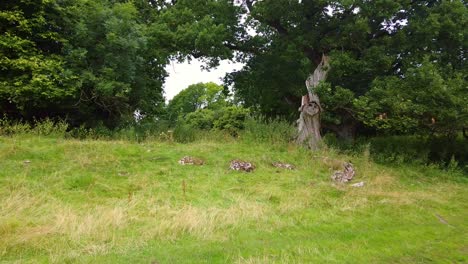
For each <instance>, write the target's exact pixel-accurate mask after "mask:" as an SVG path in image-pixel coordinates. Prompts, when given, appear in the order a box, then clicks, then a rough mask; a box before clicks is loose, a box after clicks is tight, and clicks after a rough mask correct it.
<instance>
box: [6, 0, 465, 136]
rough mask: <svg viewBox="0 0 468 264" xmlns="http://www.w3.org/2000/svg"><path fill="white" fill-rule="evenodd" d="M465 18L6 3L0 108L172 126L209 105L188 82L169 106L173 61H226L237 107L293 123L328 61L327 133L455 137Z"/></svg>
mask: <svg viewBox="0 0 468 264" xmlns="http://www.w3.org/2000/svg"><path fill="white" fill-rule="evenodd" d="M467 14H468V12H467V6H466V4H465V3H464V1H461V0H454V1H448V0H424V1H410V0H379V1H367V0H319V1H316V0H314V1H312V0H297V1H291V0H263V1H256V0H178V1H175V0H174V1H167V0H150V1H146V0H132V1H112V0H97V1H91V0H60V1H59V0H39V1H27V0H19V1H12V0H6V1H2V2H1V3H0V22H1V23H0V31H1V33H2V34H1V36H0V55H1V56H2V57H1V60H0V110H1V111H2V112H3V113H5V114H7V115H8V116H11V117H13V118H18V119H25V120H31V119H33V118H41V117H63V118H68V120H69V121H70V122H71V123H72V124H75V125H80V124H83V123H86V124H88V125H91V126H92V125H95V124H99V123H104V124H105V125H107V126H110V127H112V126H116V125H118V124H119V123H121V122H124V121H125V120H132V119H133V115H134V112H135V111H139V112H140V113H142V114H143V115H144V116H145V117H147V118H150V119H151V118H153V117H157V119H160V118H162V117H163V113H164V109H166V110H169V115H168V116H169V118H170V119H174V118H176V117H177V116H179V115H180V114H181V113H188V112H193V111H195V110H196V109H199V108H200V107H201V106H204V104H209V103H208V102H207V101H203V100H210V99H207V98H204V99H201V97H202V96H200V95H199V94H200V93H203V92H202V90H203V89H207V88H202V86H203V85H201V84H197V85H194V87H195V88H191V89H187V91H186V92H185V93H184V94H181V95H180V96H179V97H178V98H174V100H172V102H171V103H170V104H169V105H168V106H167V108H165V107H164V96H163V91H162V87H163V83H164V80H165V77H166V76H167V73H166V72H165V70H164V67H165V65H166V64H167V63H168V62H169V60H171V59H185V58H188V59H189V60H190V59H192V58H198V59H201V60H203V61H205V62H206V67H208V68H209V67H214V66H216V65H217V64H218V63H219V61H220V60H223V59H234V60H237V61H240V62H244V63H245V67H244V68H243V69H242V70H239V71H236V72H232V73H230V74H229V75H227V76H226V78H225V81H226V85H228V86H230V87H232V91H233V93H234V100H235V102H236V103H238V104H242V105H244V106H246V107H249V108H250V109H251V110H253V111H254V112H256V113H260V114H263V115H266V116H270V117H276V116H282V117H286V118H289V119H291V120H292V119H293V118H294V117H295V116H296V114H297V108H298V107H299V105H300V104H301V95H303V94H304V93H305V92H306V91H305V86H304V81H305V79H306V78H307V76H308V75H309V74H310V73H311V72H312V71H313V69H314V68H315V67H316V66H317V64H318V63H319V62H320V60H321V58H322V55H323V54H326V55H328V56H330V58H331V60H330V71H329V74H328V79H327V81H326V82H325V83H322V84H321V85H320V86H319V87H317V88H316V91H315V92H317V93H318V94H319V96H320V98H321V103H322V107H323V108H324V112H323V115H322V120H323V122H324V128H325V129H328V130H331V131H335V132H336V133H338V134H339V135H342V136H349V135H353V134H354V133H355V132H356V131H357V129H362V128H365V130H366V131H367V132H369V131H373V132H377V131H381V132H385V133H414V132H418V133H419V132H424V133H426V132H441V133H446V134H447V133H448V134H454V133H456V131H458V130H460V129H461V128H463V127H466V126H468V125H467V122H468V121H467V119H468V117H467V116H468V110H467V106H466V103H465V102H466V100H467V87H466V80H467V69H468V67H467V65H466V50H467V48H468V47H467V46H468V42H467V39H466V36H467V32H466V31H467V29H468V22H467ZM197 87H198V88H197ZM204 93H207V90H204ZM197 94H198V95H197ZM204 96H206V95H204ZM189 97H192V99H189ZM190 100H192V101H190ZM197 100H201V101H197ZM178 101H183V102H184V103H180V102H178Z"/></svg>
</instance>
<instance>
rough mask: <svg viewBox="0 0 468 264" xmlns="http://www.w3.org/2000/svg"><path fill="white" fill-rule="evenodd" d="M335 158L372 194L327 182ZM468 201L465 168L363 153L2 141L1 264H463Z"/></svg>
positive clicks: (251, 145)
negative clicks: (189, 161) (248, 168)
mask: <svg viewBox="0 0 468 264" xmlns="http://www.w3.org/2000/svg"><path fill="white" fill-rule="evenodd" d="M187 155H190V156H194V157H199V158H201V159H203V160H205V162H206V163H205V165H203V166H182V165H180V164H178V162H177V161H178V160H179V159H180V158H182V157H183V156H187ZM232 159H243V160H248V161H252V162H253V163H254V164H255V165H256V170H255V171H254V172H251V173H244V172H237V171H231V170H229V162H230V160H232ZM327 159H337V160H346V161H351V162H352V163H353V164H354V166H355V169H356V176H355V179H354V180H353V182H352V183H354V182H359V181H363V182H365V185H364V187H360V188H357V187H351V186H350V185H349V184H337V183H334V182H332V181H331V179H330V175H331V173H332V170H333V169H334V168H331V167H330V164H328V163H327V162H326V160H327ZM276 161H282V162H288V163H292V164H294V165H295V166H296V169H295V170H282V169H278V168H275V167H273V166H271V163H272V162H276ZM467 193H468V179H467V177H466V175H464V173H463V172H462V171H460V170H442V169H440V168H438V167H436V166H414V165H405V164H398V165H388V164H387V165H385V164H377V163H374V162H373V161H372V159H371V158H370V157H369V153H368V152H365V151H364V152H362V153H356V154H352V155H351V154H350V155H344V154H340V153H339V152H338V151H336V150H334V149H333V148H324V149H323V150H321V151H318V152H310V151H308V150H306V149H303V148H301V147H297V146H295V145H293V144H288V143H278V144H274V143H271V142H265V141H258V142H254V141H249V140H243V139H242V138H240V139H239V138H238V139H235V138H232V137H229V136H225V137H222V138H219V137H213V138H211V139H210V138H209V137H208V138H205V139H201V140H196V141H194V142H191V143H184V144H182V143H177V142H173V141H168V140H165V141H161V140H153V139H148V140H143V141H141V142H137V141H132V140H103V139H82V140H78V139H70V138H64V137H60V136H53V135H52V136H40V135H31V134H19V135H10V136H0V263H428V262H434V263H466V262H468V236H467V234H468V195H467Z"/></svg>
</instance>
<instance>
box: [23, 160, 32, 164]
mask: <svg viewBox="0 0 468 264" xmlns="http://www.w3.org/2000/svg"><path fill="white" fill-rule="evenodd" d="M23 163H24V164H29V163H31V161H30V160H25V161H23Z"/></svg>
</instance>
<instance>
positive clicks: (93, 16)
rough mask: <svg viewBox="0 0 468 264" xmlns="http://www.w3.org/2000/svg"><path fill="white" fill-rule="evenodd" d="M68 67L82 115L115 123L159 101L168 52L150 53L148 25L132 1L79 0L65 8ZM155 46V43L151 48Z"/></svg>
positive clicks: (148, 111) (154, 109)
mask: <svg viewBox="0 0 468 264" xmlns="http://www.w3.org/2000/svg"><path fill="white" fill-rule="evenodd" d="M69 10H70V16H69V18H68V19H69V21H68V22H69V24H68V28H69V29H70V31H71V32H70V35H69V41H68V42H67V45H66V46H65V48H64V50H65V55H66V59H67V67H69V68H70V69H72V70H73V71H74V72H75V73H76V75H78V76H80V78H79V82H78V83H79V88H80V94H79V95H78V102H77V105H78V107H79V108H80V110H81V115H82V116H81V118H82V119H83V121H85V120H93V119H97V120H103V121H104V122H105V123H106V124H107V125H109V126H114V125H116V124H117V123H118V122H119V121H120V120H121V119H122V118H129V119H131V118H133V112H134V111H135V110H139V111H140V112H141V113H142V114H144V115H148V114H154V113H158V111H161V109H162V106H163V97H162V83H163V80H164V77H165V71H164V69H163V67H164V66H165V64H166V63H167V55H166V56H164V53H163V54H157V53H155V52H150V56H148V55H146V53H147V52H148V51H149V50H150V49H151V48H150V46H149V44H148V37H147V35H148V34H147V26H146V25H145V24H142V23H140V22H139V20H138V17H139V13H138V9H137V8H136V7H135V5H134V4H133V3H132V2H124V3H111V2H109V1H105V0H100V1H88V0H80V1H77V2H76V3H75V5H73V6H72V7H70V8H69ZM152 48H155V49H157V47H152Z"/></svg>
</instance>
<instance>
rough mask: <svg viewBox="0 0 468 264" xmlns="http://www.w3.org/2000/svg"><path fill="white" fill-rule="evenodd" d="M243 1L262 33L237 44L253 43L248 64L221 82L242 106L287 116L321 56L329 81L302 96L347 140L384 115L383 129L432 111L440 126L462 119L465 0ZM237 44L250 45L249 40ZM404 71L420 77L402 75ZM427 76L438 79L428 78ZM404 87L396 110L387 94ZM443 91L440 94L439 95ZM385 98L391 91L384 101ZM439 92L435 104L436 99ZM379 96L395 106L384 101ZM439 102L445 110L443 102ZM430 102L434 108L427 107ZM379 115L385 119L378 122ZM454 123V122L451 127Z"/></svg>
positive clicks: (418, 121) (415, 123)
mask: <svg viewBox="0 0 468 264" xmlns="http://www.w3.org/2000/svg"><path fill="white" fill-rule="evenodd" d="M242 2H243V6H244V7H245V12H246V15H247V24H248V25H249V26H251V27H253V28H255V30H256V31H257V33H258V34H257V35H256V36H254V37H250V39H247V40H244V42H242V43H244V44H246V45H249V44H252V43H255V44H256V45H257V46H256V49H257V50H258V51H257V52H255V51H251V50H252V49H250V56H247V57H246V58H247V67H246V68H244V69H243V70H242V71H239V72H235V73H233V74H231V75H230V76H228V78H227V80H228V82H230V83H232V84H233V85H234V90H235V91H236V94H237V96H238V97H239V99H240V101H242V102H245V103H246V105H247V106H253V107H254V109H258V110H260V111H261V112H263V113H265V114H267V115H273V116H274V115H276V114H278V113H279V114H283V115H290V113H291V112H294V111H295V110H296V109H297V107H293V105H294V102H296V104H297V102H300V100H298V95H299V94H300V89H301V88H300V87H301V83H303V80H304V79H305V77H304V76H305V75H307V74H308V73H310V72H312V71H313V69H314V68H316V67H317V65H319V66H320V63H321V62H323V60H322V58H323V55H324V54H325V55H326V56H328V57H329V61H328V62H329V65H326V66H325V67H322V70H325V71H328V70H329V72H328V73H329V74H328V78H327V79H326V81H327V82H328V84H321V85H318V86H314V85H309V87H308V88H311V87H313V89H312V92H311V91H309V98H308V99H309V101H310V98H313V99H314V100H315V101H316V102H317V103H319V104H320V105H321V107H319V108H317V109H318V111H317V112H315V113H320V115H321V117H322V120H323V121H324V126H325V128H327V129H330V130H333V131H335V132H336V133H338V135H340V136H342V137H348V138H350V137H353V136H354V134H355V132H356V128H357V126H358V124H359V122H363V123H364V124H365V125H366V126H371V127H373V128H378V129H379V130H382V129H383V127H382V126H381V125H378V124H381V123H382V122H390V121H389V119H390V116H394V117H396V116H399V118H395V119H392V120H393V121H394V123H393V125H392V126H388V125H387V129H386V130H387V131H393V132H397V133H401V132H403V131H406V132H415V131H425V128H429V127H431V126H429V125H428V124H427V120H428V118H427V116H429V115H434V116H435V114H436V113H435V112H437V117H435V119H436V120H438V121H436V124H437V126H438V129H436V130H437V131H449V130H453V129H458V128H460V127H463V126H466V107H463V105H462V104H460V103H459V101H457V100H455V99H456V98H462V99H461V101H462V100H463V98H466V91H464V88H463V87H461V86H460V85H459V83H460V82H462V80H466V69H467V67H466V56H465V51H466V49H467V47H466V45H467V42H466V37H465V36H466V30H467V28H468V27H467V22H466V17H467V9H466V6H465V5H464V3H463V1H307V0H304V1H287V0H284V1H281V0H280V1H268V0H265V1H249V0H246V1H242ZM254 40H255V41H254ZM251 47H252V46H251ZM242 49H243V50H244V51H245V50H247V48H246V47H245V46H244V47H242V48H241V49H239V50H242ZM425 58H428V59H425ZM425 60H428V61H429V62H430V64H432V65H433V66H430V65H428V61H425ZM294 64H295V66H293V65H294ZM421 65H427V67H429V68H431V70H430V71H429V72H432V73H429V72H427V74H426V75H424V74H422V71H425V70H424V69H419V68H420V67H421ZM291 68H293V69H291ZM426 70H427V69H426ZM417 72H419V74H417ZM304 73H305V74H304ZM410 74H416V75H419V76H420V77H421V79H418V80H416V79H414V78H408V75H410ZM431 74H434V75H435V76H434V78H435V79H439V81H438V82H436V83H434V84H430V83H427V81H428V79H427V78H426V77H429V76H430V75H431ZM423 76H425V77H423ZM437 76H439V77H440V78H441V79H440V78H438V77H437ZM425 78H426V80H424V79H425ZM429 79H430V78H429ZM379 80H380V81H379ZM319 81H324V78H322V79H321V80H319ZM387 81H388V82H391V83H392V84H394V85H389V84H388V83H387ZM397 83H398V85H397ZM421 83H426V84H427V85H426V86H422V85H420V84H421ZM383 84H386V85H383ZM418 84H419V85H418ZM395 85H397V86H398V87H400V88H397V87H396V86H395ZM413 85H414V86H413ZM449 86H450V87H449ZM403 87H404V88H403ZM436 87H440V88H436ZM442 87H445V88H442ZM404 89H412V92H411V93H406V94H405V95H404V97H405V98H408V100H411V102H412V103H411V104H410V105H408V106H407V108H406V109H405V110H402V109H400V110H398V109H399V107H398V106H396V105H395V104H396V101H395V100H392V98H394V97H396V96H398V94H401V93H403V91H404ZM431 89H435V91H434V93H432V90H431ZM374 90H375V91H374ZM383 90H385V92H383ZM441 90H443V91H444V92H442V93H441V92H437V91H441ZM298 91H299V93H298ZM378 91H380V92H378ZM436 94H438V95H436ZM317 95H318V96H317ZM377 95H378V96H377ZM254 96H255V97H254ZM385 96H387V97H388V98H386V100H383V97H385ZM318 98H320V100H318ZM422 98H424V100H422ZM435 98H437V100H438V103H433V102H434V100H435ZM442 98H445V99H444V100H442ZM314 100H313V101H314ZM426 100H428V101H426ZM366 102H370V103H369V104H371V105H372V106H370V105H369V104H367V103H366ZM383 102H388V103H393V104H394V106H393V107H388V106H387V107H386V106H384V104H383ZM416 102H417V103H416ZM442 102H443V103H442ZM381 103H382V104H381ZM442 104H443V105H444V108H445V109H446V110H443V109H441V105H442ZM288 105H291V106H290V107H288ZM431 107H436V108H437V109H439V110H435V111H428V109H430V108H431ZM417 108H425V109H427V111H425V113H424V114H422V113H421V114H414V113H415V111H421V110H420V109H419V110H418V109H417ZM288 109H289V110H288ZM302 109H304V108H302ZM370 109H373V110H370ZM379 111H380V112H379ZM302 112H303V113H304V112H306V111H304V110H303V111H302ZM384 112H385V114H386V116H387V121H379V120H380V119H379V116H380V114H382V113H384ZM442 112H444V113H442ZM363 113H366V114H363ZM315 116H317V114H316V115H315ZM449 116H450V118H449ZM455 116H457V117H456V118H455ZM444 119H446V120H447V121H446V122H445V121H442V120H444ZM405 120H407V121H408V122H409V123H411V124H412V125H409V123H408V122H405ZM409 120H411V121H409ZM423 120H425V121H423ZM463 120H465V121H463ZM431 122H432V121H431ZM451 122H456V123H457V125H456V126H453V125H452V126H451V127H450V125H449V124H450V123H451ZM399 125H400V126H401V127H400V128H398V126H399ZM409 126H410V127H411V129H410V128H409ZM305 127H307V126H305ZM442 127H444V128H442ZM432 128H433V126H432V127H431V130H432ZM305 138H306V137H305Z"/></svg>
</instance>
